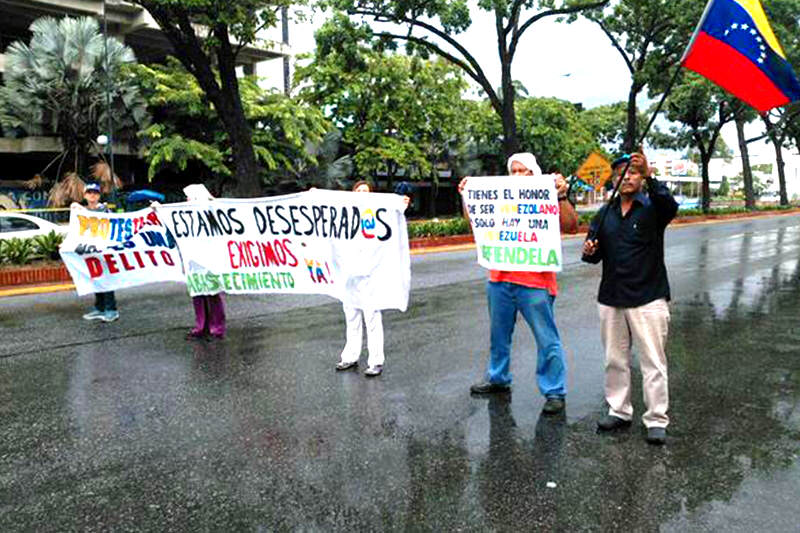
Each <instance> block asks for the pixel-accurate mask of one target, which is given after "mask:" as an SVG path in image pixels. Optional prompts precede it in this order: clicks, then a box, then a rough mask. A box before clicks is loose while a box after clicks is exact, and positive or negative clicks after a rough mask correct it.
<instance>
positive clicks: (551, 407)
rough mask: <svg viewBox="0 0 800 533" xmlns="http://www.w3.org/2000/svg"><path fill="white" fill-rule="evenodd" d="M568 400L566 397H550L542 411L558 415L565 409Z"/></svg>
mask: <svg viewBox="0 0 800 533" xmlns="http://www.w3.org/2000/svg"><path fill="white" fill-rule="evenodd" d="M565 406H566V401H565V400H564V398H548V399H547V401H546V402H544V407H542V413H544V414H546V415H557V414H558V413H560V412H562V411H563V410H564V407H565Z"/></svg>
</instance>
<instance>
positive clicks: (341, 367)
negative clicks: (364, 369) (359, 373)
mask: <svg viewBox="0 0 800 533" xmlns="http://www.w3.org/2000/svg"><path fill="white" fill-rule="evenodd" d="M356 367H358V361H353V362H352V363H345V362H344V361H339V362H338V363H336V371H337V372H341V371H342V370H350V369H351V368H356Z"/></svg>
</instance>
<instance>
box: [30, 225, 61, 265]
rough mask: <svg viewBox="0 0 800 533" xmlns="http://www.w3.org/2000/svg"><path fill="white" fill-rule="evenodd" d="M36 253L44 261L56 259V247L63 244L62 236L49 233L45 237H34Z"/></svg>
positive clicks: (53, 232) (52, 232)
mask: <svg viewBox="0 0 800 533" xmlns="http://www.w3.org/2000/svg"><path fill="white" fill-rule="evenodd" d="M33 241H34V243H35V246H36V253H37V255H40V256H41V257H43V258H44V259H54V260H55V259H58V257H59V256H58V247H59V246H61V243H62V242H64V235H62V234H60V233H56V232H55V231H51V232H50V233H48V234H47V235H39V236H38V237H34V238H33Z"/></svg>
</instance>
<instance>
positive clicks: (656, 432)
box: [645, 428, 667, 445]
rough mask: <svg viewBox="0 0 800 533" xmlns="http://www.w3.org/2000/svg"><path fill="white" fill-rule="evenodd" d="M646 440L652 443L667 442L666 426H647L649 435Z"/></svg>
mask: <svg viewBox="0 0 800 533" xmlns="http://www.w3.org/2000/svg"><path fill="white" fill-rule="evenodd" d="M645 440H646V441H647V442H649V443H650V444H658V445H661V444H666V442H667V430H666V428H647V436H646V437H645Z"/></svg>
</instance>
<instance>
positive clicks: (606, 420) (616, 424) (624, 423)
mask: <svg viewBox="0 0 800 533" xmlns="http://www.w3.org/2000/svg"><path fill="white" fill-rule="evenodd" d="M630 425H631V421H630V420H625V419H624V418H620V417H618V416H613V415H606V416H604V417H603V418H601V419H600V420H598V421H597V429H599V430H600V431H614V430H615V429H622V428H627V427H630Z"/></svg>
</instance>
